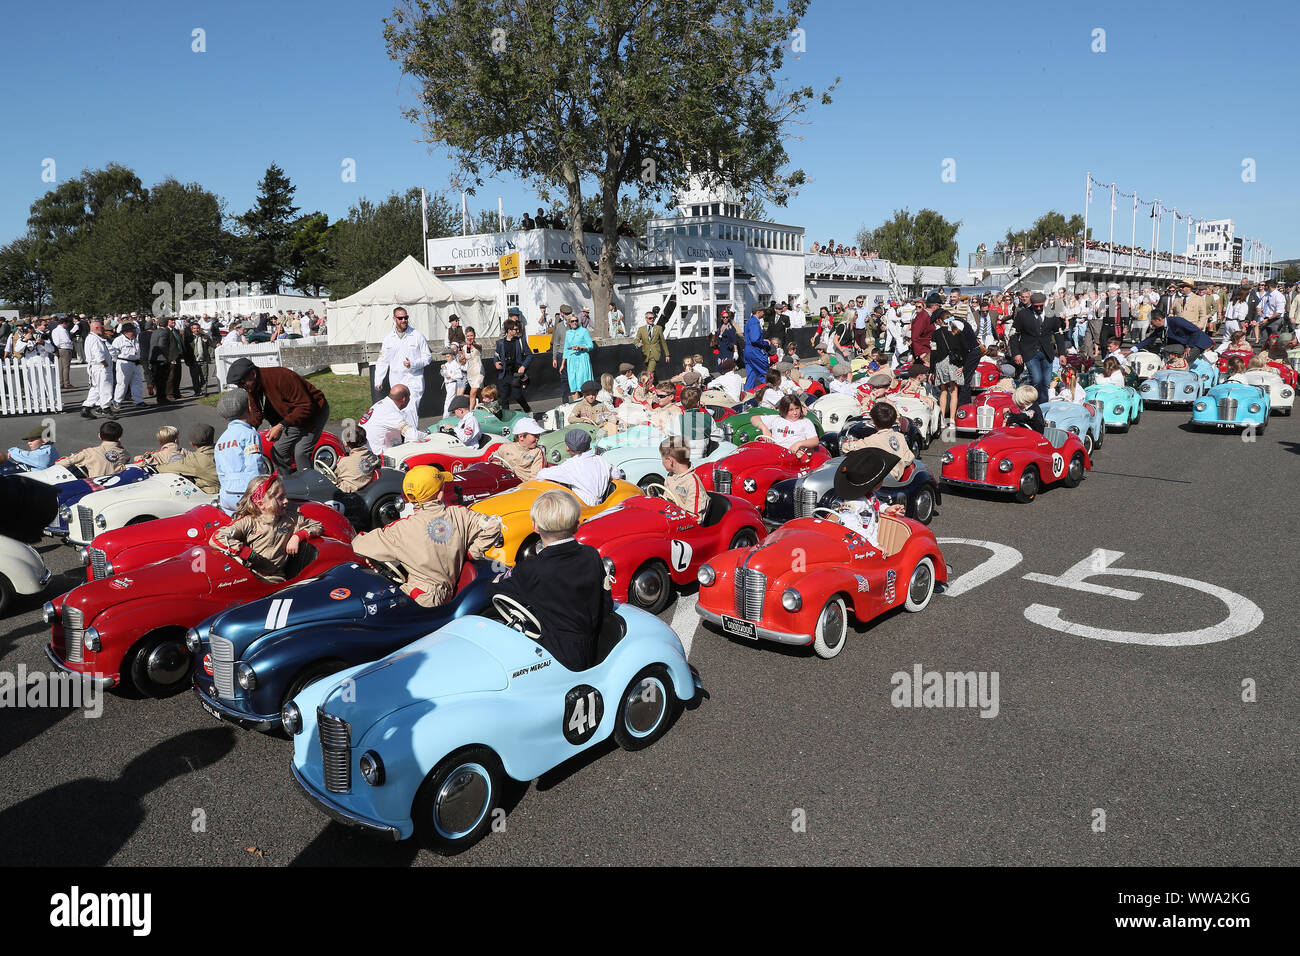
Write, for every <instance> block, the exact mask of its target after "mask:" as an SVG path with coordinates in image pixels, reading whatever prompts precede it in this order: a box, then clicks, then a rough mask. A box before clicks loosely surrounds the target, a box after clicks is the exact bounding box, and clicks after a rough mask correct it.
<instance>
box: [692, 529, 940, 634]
mask: <svg viewBox="0 0 1300 956" xmlns="http://www.w3.org/2000/svg"><path fill="white" fill-rule="evenodd" d="M825 513H827V514H830V512H825ZM877 537H878V538H879V540H880V547H879V548H875V547H872V545H871V544H870V542H868V541H867V539H866V538H864V537H863V536H862V535H860V534H858V533H857V532H855V531H851V530H849V529H848V528H845V527H843V526H842V525H840V524H839V522H838V521H835V520H821V519H819V518H795V519H794V520H793V521H787V522H786V523H785V524H783V525H782V526H781V527H780V528H779V529H777V530H776V531H774V532H772V534H770V535H768V537H767V540H765V541H764V542H763V543H762V544H761V545H760V546H758V547H756V548H738V549H736V550H734V551H727V552H726V553H725V554H720V555H718V556H717V557H716V558H714V559H712V560H711V561H709V562H708V563H707V564H705V565H704V566H703V567H701V568H700V574H699V582H700V600H699V603H698V604H697V605H696V607H695V611H696V613H697V614H699V616H700V617H701V618H703V619H704V620H705V621H706V622H708V623H709V624H712V625H715V626H717V627H718V628H720V629H721V630H722V632H723V633H724V634H727V635H729V636H731V637H737V638H744V639H746V640H750V641H759V640H767V641H776V642H777V643H780V644H795V645H808V644H811V645H812V648H813V650H814V651H815V652H816V653H817V656H819V657H824V658H830V657H834V656H835V655H837V654H839V652H840V651H841V650H843V649H844V644H845V638H846V636H847V634H848V617H849V614H852V616H853V617H854V618H856V619H857V620H858V621H859V622H860V623H862V624H866V623H867V622H868V621H871V620H873V619H874V618H876V617H879V616H880V615H881V614H884V613H885V612H886V611H889V610H892V609H893V608H896V607H904V608H906V609H907V610H909V611H923V610H925V608H926V606H927V605H928V604H929V603H930V598H931V597H932V596H933V594H934V589H935V585H936V584H944V583H946V582H947V580H948V566H947V564H946V563H945V562H944V560H943V554H942V552H940V550H939V544H938V542H937V541H936V540H935V537H934V534H933V533H932V532H931V531H930V529H929V528H927V527H926V526H925V525H923V524H921V523H919V522H916V521H912V520H911V519H910V518H899V517H895V516H893V515H883V516H881V519H880V530H879V532H878V534H877Z"/></svg>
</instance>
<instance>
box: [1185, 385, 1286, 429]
mask: <svg viewBox="0 0 1300 956" xmlns="http://www.w3.org/2000/svg"><path fill="white" fill-rule="evenodd" d="M1269 411H1270V405H1269V399H1268V389H1267V388H1266V387H1264V386H1262V385H1246V384H1244V383H1242V382H1224V383H1223V384H1222V385H1216V386H1214V388H1212V389H1210V390H1209V391H1208V392H1206V393H1205V394H1204V395H1203V396H1201V397H1200V398H1199V399H1197V400H1196V402H1195V403H1194V404H1193V405H1192V421H1191V424H1192V427H1193V428H1196V429H1206V430H1209V429H1217V430H1225V429H1231V430H1237V429H1240V430H1245V429H1250V428H1253V429H1254V431H1255V432H1256V434H1263V432H1264V429H1265V428H1266V427H1268V413H1269Z"/></svg>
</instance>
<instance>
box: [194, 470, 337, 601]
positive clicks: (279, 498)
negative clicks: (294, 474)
mask: <svg viewBox="0 0 1300 956" xmlns="http://www.w3.org/2000/svg"><path fill="white" fill-rule="evenodd" d="M286 505H287V499H286V498H285V494H284V483H283V482H282V481H280V476H279V474H277V473H275V472H272V473H271V474H269V475H267V476H266V477H265V478H263V479H261V480H260V481H253V482H250V483H249V486H248V490H247V491H246V492H244V497H243V500H242V501H240V502H239V507H238V508H236V509H235V520H233V521H232V522H230V524H228V525H226V526H225V527H224V528H218V529H217V530H216V531H215V532H214V533H213V535H212V537H211V539H210V540H209V542H208V543H209V544H210V545H211V546H212V547H213V548H216V549H217V550H218V551H225V552H227V553H228V554H232V555H234V556H235V557H236V558H238V559H239V561H240V563H241V564H243V565H244V566H245V567H247V568H248V569H249V570H250V571H252V572H253V573H254V574H256V575H258V577H260V578H262V579H263V580H264V581H269V582H271V583H272V584H280V583H282V582H283V581H284V580H285V571H286V570H287V569H288V567H289V558H290V557H291V556H293V555H295V554H297V553H298V548H299V547H300V545H301V544H302V542H304V541H306V540H307V539H308V538H318V537H320V536H321V535H322V534H324V532H325V528H324V526H323V525H321V523H320V522H319V521H314V520H313V519H311V518H304V517H303V516H302V515H300V514H298V512H297V511H289V510H288V509H287V507H286Z"/></svg>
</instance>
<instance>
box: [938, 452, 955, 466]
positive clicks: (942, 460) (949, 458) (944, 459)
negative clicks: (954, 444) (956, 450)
mask: <svg viewBox="0 0 1300 956" xmlns="http://www.w3.org/2000/svg"><path fill="white" fill-rule="evenodd" d="M939 461H940V463H941V464H944V465H946V464H948V462H950V461H952V452H950V451H946V452H944V453H943V455H942V456H941V457H940V458H939Z"/></svg>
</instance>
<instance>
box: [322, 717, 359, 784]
mask: <svg viewBox="0 0 1300 956" xmlns="http://www.w3.org/2000/svg"><path fill="white" fill-rule="evenodd" d="M316 735H317V737H318V738H319V739H320V759H321V769H322V771H323V772H324V774H325V789H326V790H328V791H329V792H330V793H349V792H350V791H351V790H352V726H351V725H350V724H349V723H348V722H347V721H346V720H341V719H339V718H338V717H334V716H332V715H330V714H327V713H325V711H323V710H320V709H319V708H317V710H316Z"/></svg>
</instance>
